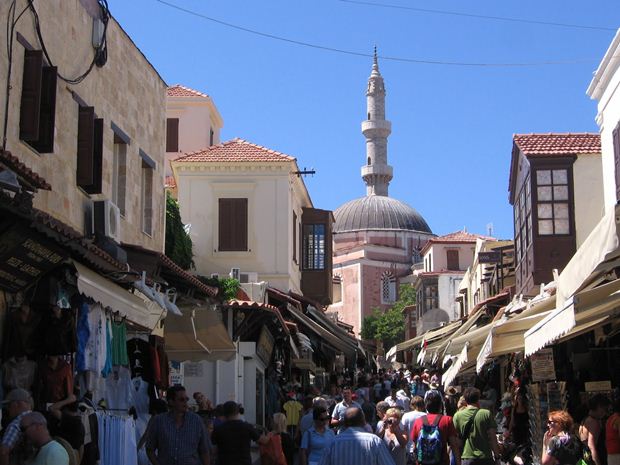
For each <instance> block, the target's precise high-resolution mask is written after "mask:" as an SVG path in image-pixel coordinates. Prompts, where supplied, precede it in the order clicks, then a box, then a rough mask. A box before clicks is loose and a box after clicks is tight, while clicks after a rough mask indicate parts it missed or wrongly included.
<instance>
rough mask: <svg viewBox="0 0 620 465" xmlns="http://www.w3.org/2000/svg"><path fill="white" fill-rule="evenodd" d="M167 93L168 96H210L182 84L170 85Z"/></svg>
mask: <svg viewBox="0 0 620 465" xmlns="http://www.w3.org/2000/svg"><path fill="white" fill-rule="evenodd" d="M166 94H167V95H168V97H206V98H208V97H209V96H208V95H207V94H204V93H202V92H200V91H197V90H194V89H190V88H189V87H185V86H182V85H181V84H175V85H173V86H170V87H168V89H167V91H166Z"/></svg>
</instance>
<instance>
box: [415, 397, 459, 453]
mask: <svg viewBox="0 0 620 465" xmlns="http://www.w3.org/2000/svg"><path fill="white" fill-rule="evenodd" d="M424 406H425V408H426V416H424V417H421V418H418V419H417V420H416V421H415V423H414V424H413V429H412V430H411V440H412V441H413V444H414V446H415V457H416V458H417V462H418V465H449V463H450V456H449V455H448V446H450V450H451V451H452V455H453V456H454V457H455V460H456V465H461V451H460V447H459V441H458V436H457V434H456V429H455V427H454V424H453V423H452V417H450V416H448V415H442V414H441V412H442V411H443V399H442V398H441V393H440V392H439V391H434V390H431V391H428V392H427V393H426V396H425V397H424Z"/></svg>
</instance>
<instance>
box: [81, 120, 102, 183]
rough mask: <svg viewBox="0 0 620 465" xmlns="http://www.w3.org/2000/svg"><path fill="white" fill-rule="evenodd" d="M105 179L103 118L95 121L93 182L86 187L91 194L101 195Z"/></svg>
mask: <svg viewBox="0 0 620 465" xmlns="http://www.w3.org/2000/svg"><path fill="white" fill-rule="evenodd" d="M102 178H103V118H97V119H95V124H94V127H93V182H92V184H90V185H89V186H84V190H85V191H86V192H88V193H89V194H101V184H102Z"/></svg>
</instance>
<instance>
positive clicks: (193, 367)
mask: <svg viewBox="0 0 620 465" xmlns="http://www.w3.org/2000/svg"><path fill="white" fill-rule="evenodd" d="M183 374H184V375H185V377H186V378H202V376H203V370H202V363H200V362H185V363H184V364H183Z"/></svg>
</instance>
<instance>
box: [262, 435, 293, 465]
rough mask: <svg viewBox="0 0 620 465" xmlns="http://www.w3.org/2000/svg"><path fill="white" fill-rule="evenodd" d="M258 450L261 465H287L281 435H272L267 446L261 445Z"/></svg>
mask: <svg viewBox="0 0 620 465" xmlns="http://www.w3.org/2000/svg"><path fill="white" fill-rule="evenodd" d="M258 450H259V452H260V463H261V465H287V464H286V457H284V450H283V449H282V439H281V438H280V435H279V434H270V435H269V441H267V442H266V443H265V444H259V445H258Z"/></svg>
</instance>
